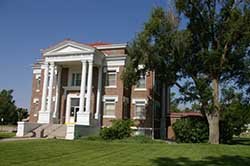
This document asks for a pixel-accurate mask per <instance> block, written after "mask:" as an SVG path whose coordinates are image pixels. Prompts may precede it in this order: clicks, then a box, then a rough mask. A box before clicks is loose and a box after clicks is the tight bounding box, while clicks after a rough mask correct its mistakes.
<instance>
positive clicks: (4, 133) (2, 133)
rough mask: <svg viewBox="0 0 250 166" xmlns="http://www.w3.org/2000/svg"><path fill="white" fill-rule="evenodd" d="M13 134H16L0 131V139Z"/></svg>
mask: <svg viewBox="0 0 250 166" xmlns="http://www.w3.org/2000/svg"><path fill="white" fill-rule="evenodd" d="M15 135H16V133H11V132H0V139H4V138H11V137H14V136H15Z"/></svg>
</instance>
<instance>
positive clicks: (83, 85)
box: [79, 61, 87, 113]
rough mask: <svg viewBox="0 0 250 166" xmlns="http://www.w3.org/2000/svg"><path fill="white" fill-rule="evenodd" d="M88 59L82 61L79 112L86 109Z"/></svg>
mask: <svg viewBox="0 0 250 166" xmlns="http://www.w3.org/2000/svg"><path fill="white" fill-rule="evenodd" d="M86 68H87V63H86V61H82V78H81V90H80V106H79V107H80V108H79V113H83V111H84V103H85V89H86V87H85V86H86Z"/></svg>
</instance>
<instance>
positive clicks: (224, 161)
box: [152, 155, 250, 166]
mask: <svg viewBox="0 0 250 166" xmlns="http://www.w3.org/2000/svg"><path fill="white" fill-rule="evenodd" d="M152 162H153V163H154V165H157V166H183V165H188V166H189V165H195V166H199V165H200V166H212V165H216V166H241V165H249V163H250V157H242V156H226V155H224V156H220V157H206V158H204V159H202V160H190V159H189V158H185V157H180V158H175V159H173V158H168V157H159V158H156V159H154V160H152Z"/></svg>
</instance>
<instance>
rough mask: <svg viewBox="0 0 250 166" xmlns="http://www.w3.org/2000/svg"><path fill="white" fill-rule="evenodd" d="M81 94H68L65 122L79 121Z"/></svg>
mask: <svg viewBox="0 0 250 166" xmlns="http://www.w3.org/2000/svg"><path fill="white" fill-rule="evenodd" d="M79 105H80V98H79V94H75V93H74V94H71V93H70V94H68V95H67V104H66V117H65V123H75V122H76V121H77V112H78V111H79Z"/></svg>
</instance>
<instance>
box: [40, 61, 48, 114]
mask: <svg viewBox="0 0 250 166" xmlns="http://www.w3.org/2000/svg"><path fill="white" fill-rule="evenodd" d="M44 67H45V68H44V77H43V94H42V106H41V111H46V98H47V88H48V76H49V65H48V63H46V62H45V64H44Z"/></svg>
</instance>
